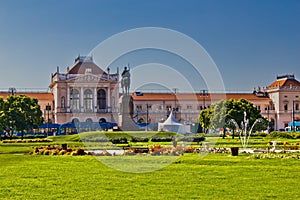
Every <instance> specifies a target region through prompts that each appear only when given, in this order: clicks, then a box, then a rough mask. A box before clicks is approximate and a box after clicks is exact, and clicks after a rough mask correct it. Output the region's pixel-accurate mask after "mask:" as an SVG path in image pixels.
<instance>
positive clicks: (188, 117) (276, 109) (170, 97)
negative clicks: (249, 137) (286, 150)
mask: <svg viewBox="0 0 300 200" xmlns="http://www.w3.org/2000/svg"><path fill="white" fill-rule="evenodd" d="M132 97H133V100H134V109H135V115H134V116H135V118H136V120H137V121H147V120H148V121H151V122H159V121H163V120H165V119H166V118H167V116H168V114H169V113H170V111H171V110H173V113H175V117H176V119H177V120H179V121H181V122H182V123H186V124H191V123H194V122H196V121H197V119H198V116H199V112H200V111H201V110H202V109H205V108H206V107H209V106H210V105H211V104H213V103H215V102H216V101H219V100H222V99H236V100H238V99H241V98H244V99H246V100H248V101H250V102H252V103H253V104H254V106H255V107H256V108H257V109H258V110H260V111H261V114H262V115H263V116H264V117H266V118H267V119H268V120H270V121H271V126H272V128H273V129H274V130H279V129H283V128H284V127H287V126H288V125H289V122H291V121H293V120H295V121H299V120H300V110H299V109H300V98H299V97H300V82H299V81H297V80H296V79H295V77H294V75H285V76H277V80H276V81H274V82H273V83H272V84H270V85H269V86H267V87H266V88H263V89H261V88H257V89H254V91H253V93H227V94H216V93H211V94H210V93H209V92H208V93H207V94H205V95H202V94H201V93H200V92H199V93H197V94H191V93H189V94H180V93H179V94H178V93H177V94H174V93H137V94H136V93H134V94H132ZM147 116H148V119H147Z"/></svg>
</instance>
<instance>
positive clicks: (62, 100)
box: [60, 97, 66, 108]
mask: <svg viewBox="0 0 300 200" xmlns="http://www.w3.org/2000/svg"><path fill="white" fill-rule="evenodd" d="M60 104H61V105H60V107H61V108H65V107H66V100H65V97H62V98H61V101H60Z"/></svg>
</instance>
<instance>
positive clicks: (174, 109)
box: [173, 88, 178, 119]
mask: <svg viewBox="0 0 300 200" xmlns="http://www.w3.org/2000/svg"><path fill="white" fill-rule="evenodd" d="M173 90H174V108H173V111H174V117H175V119H176V93H177V90H178V88H173Z"/></svg>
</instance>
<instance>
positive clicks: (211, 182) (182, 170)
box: [0, 132, 300, 199]
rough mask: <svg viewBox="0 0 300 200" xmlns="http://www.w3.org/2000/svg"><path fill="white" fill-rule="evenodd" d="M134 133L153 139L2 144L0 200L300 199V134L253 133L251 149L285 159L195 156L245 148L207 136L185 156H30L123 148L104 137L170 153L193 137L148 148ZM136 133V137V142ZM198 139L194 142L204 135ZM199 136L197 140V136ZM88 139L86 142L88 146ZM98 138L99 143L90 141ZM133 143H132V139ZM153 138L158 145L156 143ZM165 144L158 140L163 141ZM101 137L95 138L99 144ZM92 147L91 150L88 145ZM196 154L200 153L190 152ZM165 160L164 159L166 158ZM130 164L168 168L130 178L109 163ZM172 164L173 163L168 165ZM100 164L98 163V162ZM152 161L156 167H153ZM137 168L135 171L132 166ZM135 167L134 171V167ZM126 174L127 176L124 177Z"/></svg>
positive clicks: (63, 139)
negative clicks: (53, 149)
mask: <svg viewBox="0 0 300 200" xmlns="http://www.w3.org/2000/svg"><path fill="white" fill-rule="evenodd" d="M137 134H140V135H142V136H143V138H145V136H146V135H147V134H149V133H146V132H140V133H109V132H101V133H99V132H98V133H81V134H76V135H67V136H56V137H54V136H51V137H48V138H43V140H42V139H27V138H24V139H23V140H21V139H13V140H10V142H5V141H2V143H0V158H1V167H0V169H1V170H0V174H1V189H0V191H1V192H0V199H40V198H45V197H46V198H47V199H117V198H122V199H123V198H126V199H179V198H180V199H298V198H299V197H300V196H299V191H298V189H297V188H298V186H297V185H298V183H299V170H300V165H299V161H300V153H299V152H298V153H295V152H294V153H289V152H288V150H290V149H299V148H300V145H299V143H300V139H299V138H300V137H299V134H296V133H294V135H293V136H294V137H291V135H292V134H289V133H274V134H272V135H271V134H270V135H266V134H262V133H261V134H253V135H252V136H251V138H250V141H249V143H248V147H247V148H251V149H265V150H266V149H268V148H270V147H271V146H270V144H269V142H270V141H277V144H278V146H277V149H278V150H282V153H272V152H269V153H268V152H265V153H253V154H249V153H243V152H241V151H240V152H239V154H238V156H232V155H231V153H230V151H228V152H217V151H211V152H206V153H204V154H203V153H201V152H197V151H196V150H197V149H198V150H199V149H204V148H205V145H204V144H205V142H209V141H213V140H214V141H216V143H215V145H214V147H212V148H211V149H212V150H213V149H227V148H229V147H232V146H238V147H241V143H240V141H239V138H238V136H237V137H236V138H235V139H232V137H231V136H230V137H229V136H227V137H226V138H225V139H222V137H220V136H217V137H216V136H214V135H211V136H210V135H206V137H205V141H201V142H200V143H199V142H193V141H192V140H190V141H191V142H188V143H185V145H186V149H189V151H185V152H182V154H181V155H175V156H170V155H160V156H152V155H150V154H145V153H137V154H135V155H115V156H100V155H98V156H93V155H89V154H86V155H82V156H80V155H78V154H63V155H61V154H59V152H58V154H53V153H52V154H51V152H48V153H46V152H45V151H44V152H43V155H42V154H38V153H35V154H34V153H33V152H34V150H35V148H36V147H39V148H40V147H48V146H57V147H60V146H62V144H67V146H68V148H70V149H73V150H78V149H85V150H87V148H88V149H91V147H94V148H98V147H95V146H93V145H90V143H95V144H96V145H101V147H102V148H109V149H111V148H118V147H119V148H123V146H125V144H124V143H122V144H121V142H120V143H118V142H116V143H115V144H113V143H112V142H110V141H111V140H110V141H104V140H101V141H102V142H99V141H100V139H101V138H102V136H103V135H105V136H106V137H107V138H115V137H116V135H121V137H122V138H128V140H127V145H130V146H134V147H150V146H151V145H152V146H153V145H161V146H165V147H170V148H172V146H173V143H172V141H171V140H168V138H170V137H172V136H174V135H177V138H178V144H177V146H182V145H183V144H184V143H183V141H182V140H180V138H181V139H183V138H184V137H188V136H182V135H178V134H176V133H151V134H152V135H157V136H156V137H154V136H152V137H151V138H150V137H149V138H150V139H149V140H148V142H143V141H141V140H140V141H138V139H137V137H136V136H137ZM130 135H134V136H135V137H131V136H130ZM202 136H203V134H202V135H198V136H197V138H200V137H202ZM192 137H193V138H195V137H196V136H192ZM84 138H85V139H87V138H88V139H89V141H88V142H87V140H86V141H84ZM93 138H94V142H93ZM132 138H135V140H133V139H132ZM153 138H156V140H155V142H152V139H153ZM158 138H160V139H161V140H158ZM97 139H98V140H97ZM87 144H89V145H87ZM190 149H194V150H195V151H191V150H190ZM161 158H163V159H161ZM110 159H112V160H113V159H117V161H118V162H119V161H120V159H126V160H128V161H130V162H131V163H133V165H134V164H136V165H137V166H138V168H136V169H137V170H140V169H147V168H149V166H150V167H151V165H153V162H152V161H151V162H147V161H149V159H150V160H151V159H156V161H157V162H158V163H162V162H166V161H167V162H168V163H167V164H166V165H165V166H164V167H162V168H160V169H157V170H154V171H150V172H146V173H139V172H138V171H135V172H126V166H124V167H125V168H122V169H123V171H122V170H117V169H114V168H113V167H109V166H108V165H107V162H105V160H110ZM168 159H171V160H172V162H171V163H169V161H168ZM99 161H100V162H99ZM154 162H155V161H154ZM133 165H132V166H133ZM133 167H134V166H133ZM124 169H125V171H124Z"/></svg>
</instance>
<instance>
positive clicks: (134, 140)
mask: <svg viewBox="0 0 300 200" xmlns="http://www.w3.org/2000/svg"><path fill="white" fill-rule="evenodd" d="M148 141H149V138H138V137H131V142H148Z"/></svg>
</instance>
